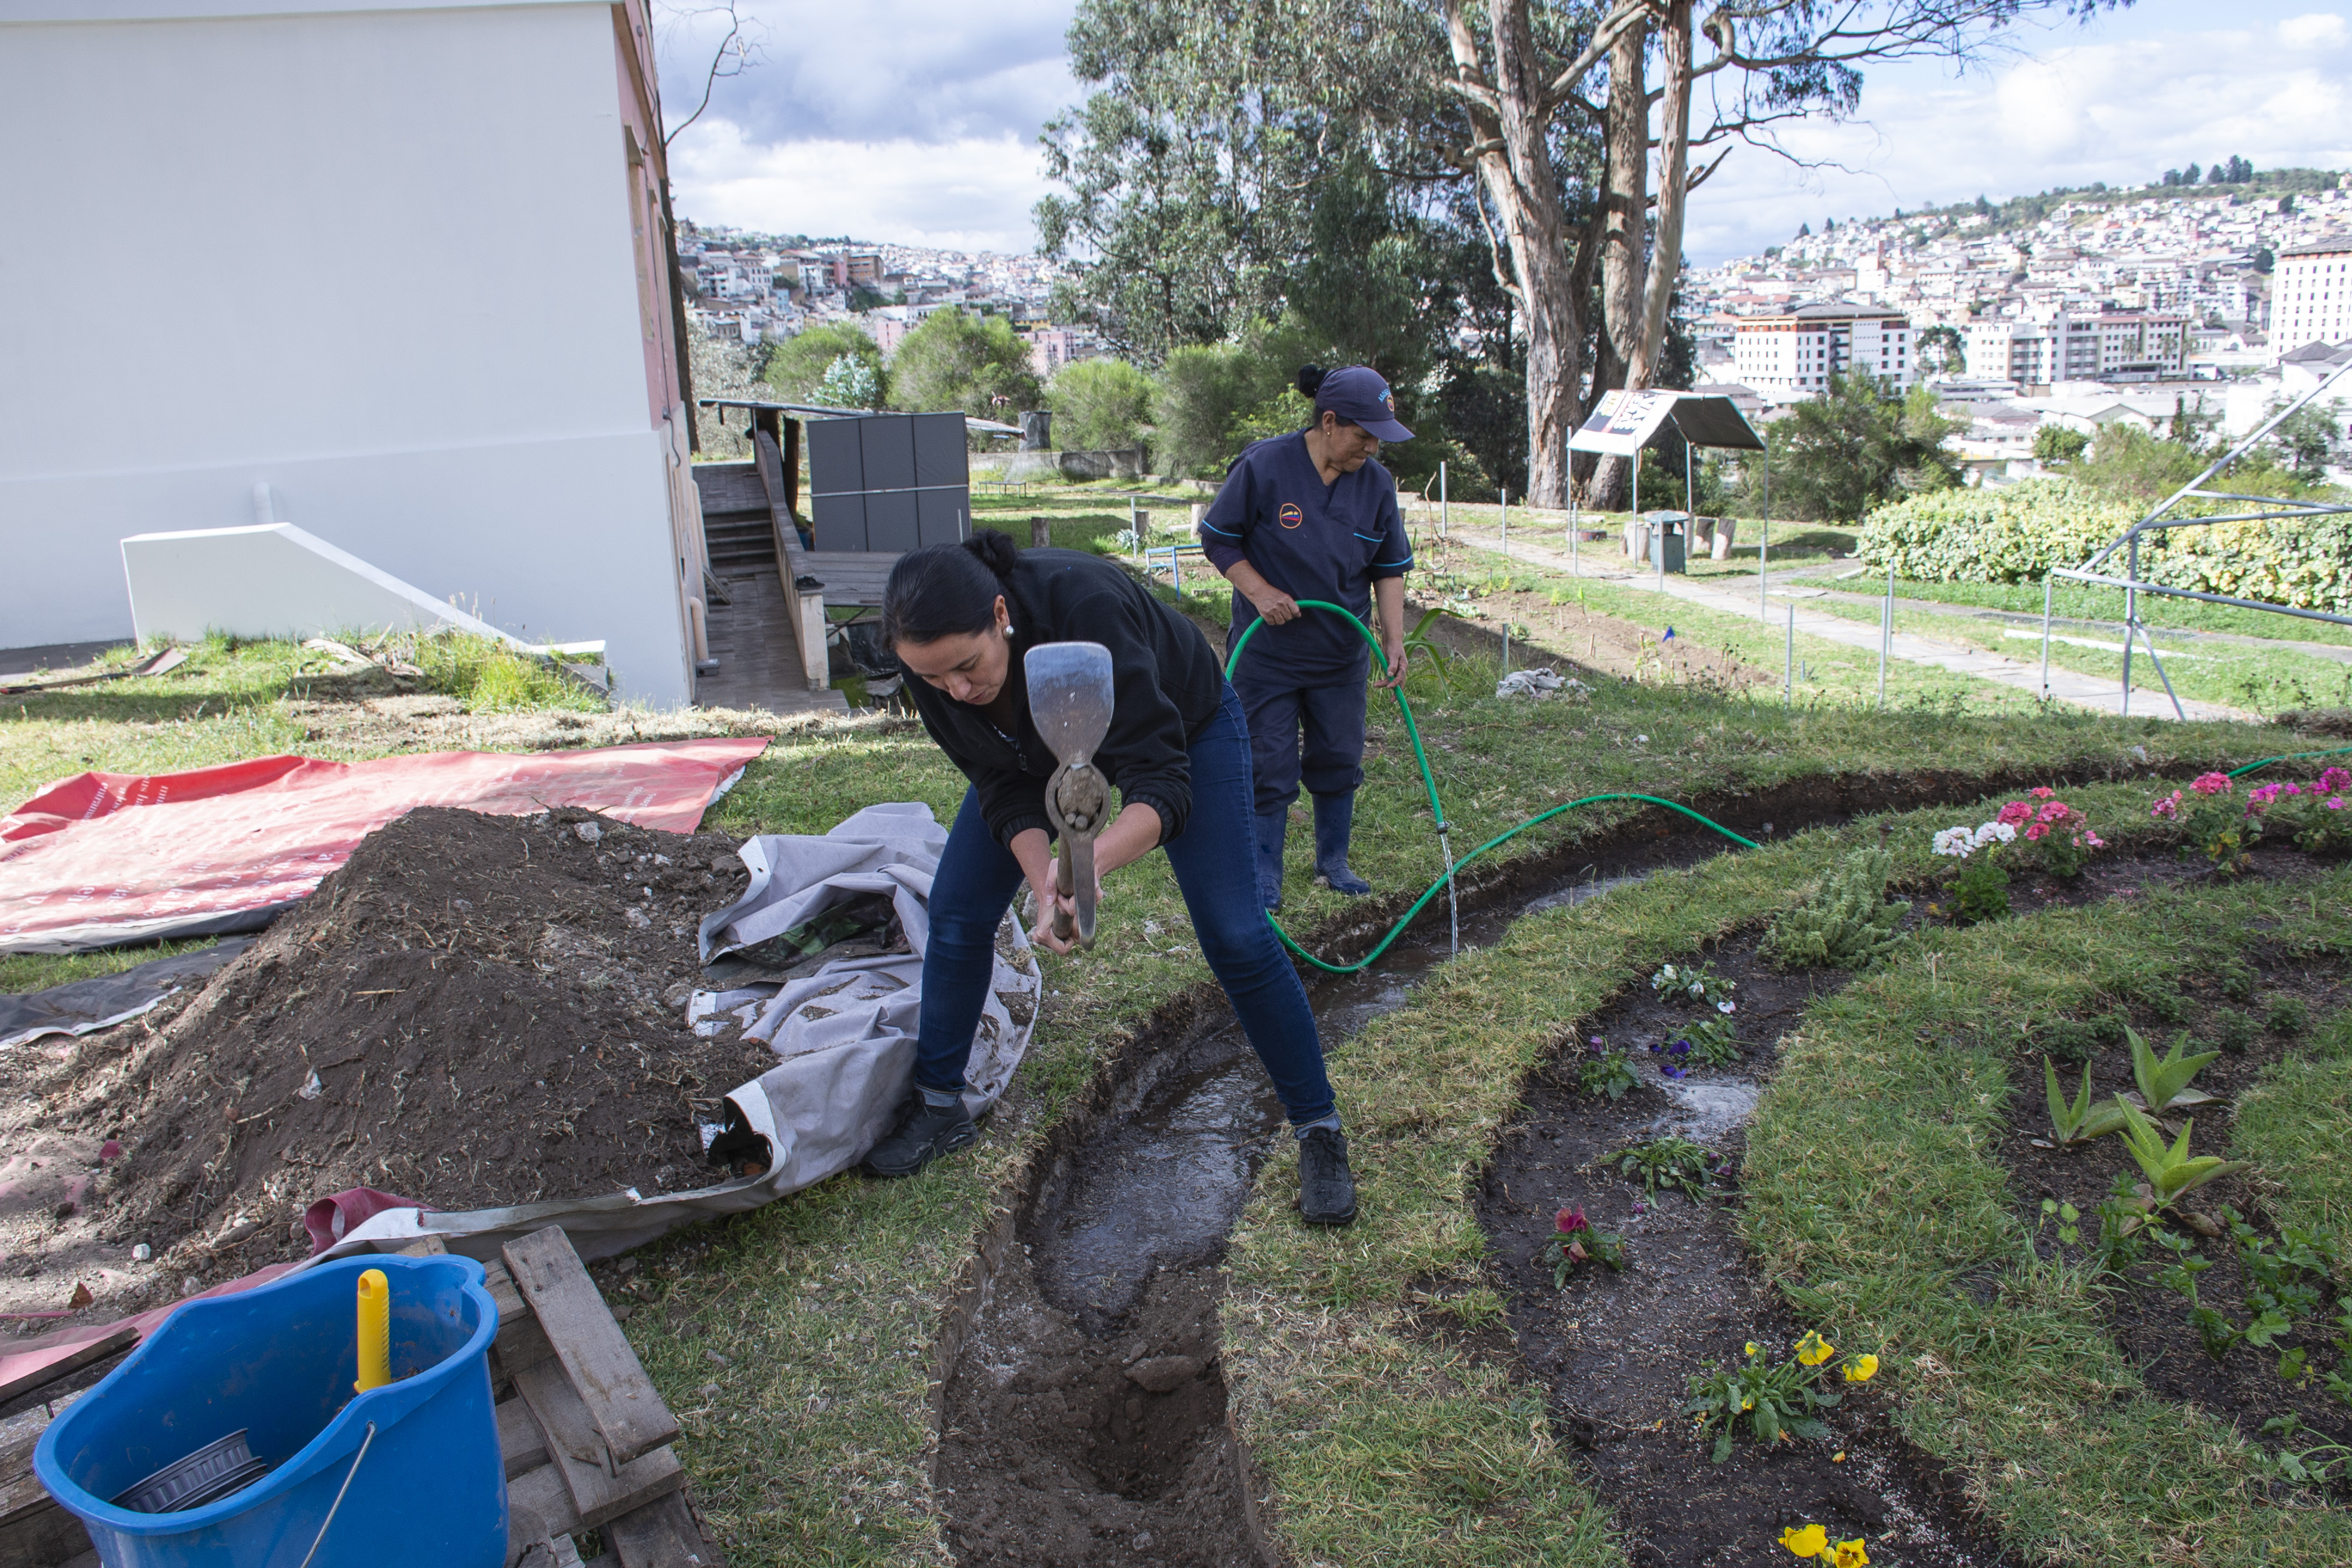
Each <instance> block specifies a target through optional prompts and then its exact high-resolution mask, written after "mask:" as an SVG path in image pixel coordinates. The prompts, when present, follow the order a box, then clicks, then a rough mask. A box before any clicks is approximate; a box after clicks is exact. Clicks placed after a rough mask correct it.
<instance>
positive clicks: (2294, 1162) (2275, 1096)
mask: <svg viewBox="0 0 2352 1568" xmlns="http://www.w3.org/2000/svg"><path fill="white" fill-rule="evenodd" d="M2347 1150H2352V1009H2347V1010H2346V1011H2343V1012H2339V1013H2337V1014H2336V1015H2335V1016H2333V1017H2331V1018H2329V1019H2328V1020H2327V1021H2326V1023H2325V1024H2324V1025H2323V1026H2321V1028H2320V1029H2319V1031H2318V1033H2317V1034H2316V1035H2315V1037H2314V1038H2313V1040H2312V1043H2311V1047H2310V1048H2309V1050H2308V1051H2302V1050H2297V1051H2290V1052H2289V1053H2288V1054H2287V1056H2286V1058H2285V1059H2284V1060H2283V1061H2280V1062H2278V1063H2277V1064H2275V1065H2274V1066H2273V1067H2271V1068H2269V1069H2268V1070H2266V1071H2265V1072H2264V1073H2263V1080H2262V1082H2261V1083H2259V1084H2257V1085H2255V1086H2254V1088H2253V1089H2250V1090H2248V1091H2247V1092H2246V1093H2245V1094H2244V1095H2243V1096H2242V1097H2241V1098H2240V1100H2239V1101H2238V1109H2237V1116H2236V1119H2235V1120H2234V1121H2232V1122H2231V1126H2230V1152H2231V1157H2232V1158H2233V1159H2240V1160H2251V1161H2252V1162H2253V1163H2255V1165H2256V1166H2257V1167H2258V1168H2259V1169H2260V1171H2261V1173H2262V1175H2263V1178H2264V1183H2265V1192H2264V1197H2263V1202H2264V1203H2265V1204H2266V1205H2268V1206H2269V1207H2270V1209H2271V1210H2272V1212H2273V1215H2274V1216H2275V1217H2276V1218H2277V1220H2278V1222H2279V1224H2281V1225H2282V1226H2288V1225H2296V1226H2303V1227H2304V1228H2305V1229H2306V1230H2326V1231H2331V1232H2333V1233H2335V1234H2336V1236H2337V1237H2343V1238H2345V1239H2347V1241H2352V1161H2347V1158H2346V1155H2347Z"/></svg>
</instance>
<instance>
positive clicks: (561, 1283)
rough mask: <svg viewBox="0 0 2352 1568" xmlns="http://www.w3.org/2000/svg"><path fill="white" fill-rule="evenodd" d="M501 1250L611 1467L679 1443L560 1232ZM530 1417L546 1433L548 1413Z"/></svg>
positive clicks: (672, 1420)
mask: <svg viewBox="0 0 2352 1568" xmlns="http://www.w3.org/2000/svg"><path fill="white" fill-rule="evenodd" d="M502 1250H503V1253H504V1256H505V1258H506V1262H507V1268H508V1270H509V1272H510V1273H511V1274H512V1275H513V1276H514V1283H515V1288H516V1289H519V1290H520V1292H521V1293H522V1298H523V1300H525V1301H527V1302H529V1303H530V1310H531V1312H532V1314H533V1315H534V1316H536V1317H537V1318H538V1319H539V1321H540V1326H541V1328H542V1329H544V1330H545V1331H546V1335H547V1339H548V1341H549V1342H550V1343H551V1344H552V1345H553V1346H554V1347H555V1355H556V1359H557V1360H558V1361H559V1362H560V1363H562V1368H563V1372H564V1373H565V1375H566V1377H567V1378H568V1380H569V1381H570V1384H571V1385H572V1388H573V1389H574V1390H575V1391H576V1392H577V1393H578V1395H579V1397H580V1400H581V1402H582V1403H583V1405H586V1407H587V1412H588V1418H589V1420H590V1421H591V1422H592V1423H593V1425H594V1426H595V1428H596V1430H597V1432H598V1433H600V1434H601V1435H602V1436H603V1437H604V1447H606V1449H608V1450H609V1451H610V1453H611V1455H612V1462H613V1464H614V1465H615V1466H623V1465H626V1464H628V1463H629V1462H630V1461H631V1460H633V1459H636V1458H642V1457H643V1456H645V1455H646V1454H649V1453H651V1452H653V1450H655V1449H656V1448H658V1447H661V1446H662V1445H663V1444H665V1443H667V1442H668V1441H669V1440H670V1439H671V1438H673V1437H675V1436H677V1431H678V1427H677V1417H676V1416H674V1415H671V1414H670V1413H669V1406H668V1405H665V1404H663V1403H662V1396H661V1395H660V1394H658V1393H656V1392H655V1389H654V1385H653V1380H652V1379H650V1378H648V1377H646V1369H645V1368H644V1366H642V1365H641V1364H639V1363H638V1361H637V1352H635V1350H632V1349H631V1348H630V1346H629V1342H628V1340H627V1338H626V1337H625V1336H624V1335H623V1334H622V1332H621V1325H620V1324H618V1323H616V1322H614V1321H613V1314H612V1311H611V1310H609V1309H608V1308H606V1306H605V1305H604V1294H603V1292H601V1291H599V1290H598V1289H596V1282H595V1281H594V1280H593V1279H589V1278H588V1270H587V1269H585V1268H582V1267H581V1265H580V1255H579V1254H578V1253H576V1252H574V1251H572V1242H571V1238H570V1237H566V1236H565V1235H564V1234H563V1230H562V1227H561V1226H548V1227H547V1228H546V1229H545V1230H541V1231H534V1232H533V1233H532V1234H530V1235H529V1236H526V1237H522V1238H521V1239H520V1240H518V1241H513V1242H509V1243H508V1244H507V1246H506V1247H504V1248H503V1249H502ZM532 1409H533V1413H534V1414H538V1415H541V1425H542V1426H545V1424H546V1423H545V1415H544V1412H542V1411H541V1410H540V1409H539V1407H538V1406H537V1405H533V1406H532ZM552 1436H553V1434H552V1432H551V1437H552ZM551 1446H556V1447H560V1444H551ZM675 1462H676V1461H675V1460H673V1461H672V1463H675Z"/></svg>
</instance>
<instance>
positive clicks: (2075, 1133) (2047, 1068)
mask: <svg viewBox="0 0 2352 1568" xmlns="http://www.w3.org/2000/svg"><path fill="white" fill-rule="evenodd" d="M2042 1090H2043V1092H2044V1093H2046V1094H2047V1095H2048V1096H2049V1099H2050V1128H2051V1131H2053V1132H2055V1133H2056V1134H2057V1135H2058V1142H2061V1143H2087V1142H2090V1141H2091V1140H2092V1139H2094V1138H2104V1137H2105V1136H2106V1135H2107V1134H2108V1133H2110V1132H2113V1131H2116V1130H2117V1129H2119V1128H2121V1127H2122V1126H2123V1124H2124V1118H2123V1112H2122V1111H2120V1110H2117V1109H2116V1106H2118V1105H2120V1104H2121V1103H2122V1101H2120V1100H2116V1101H2110V1102H2108V1103H2105V1104H2102V1105H2093V1104H2092V1103H2091V1064H2090V1063H2088V1062H2084V1064H2083V1089H2082V1092H2081V1093H2080V1094H2077V1095H2076V1096H2075V1097H2074V1100H2073V1101H2072V1102H2071V1103H2069V1101H2068V1100H2067V1099H2066V1096H2065V1095H2064V1093H2063V1092H2062V1091H2061V1090H2060V1089H2059V1088H2058V1069H2057V1068H2054V1067H2052V1066H2051V1065H2050V1058H2048V1057H2043V1058H2042Z"/></svg>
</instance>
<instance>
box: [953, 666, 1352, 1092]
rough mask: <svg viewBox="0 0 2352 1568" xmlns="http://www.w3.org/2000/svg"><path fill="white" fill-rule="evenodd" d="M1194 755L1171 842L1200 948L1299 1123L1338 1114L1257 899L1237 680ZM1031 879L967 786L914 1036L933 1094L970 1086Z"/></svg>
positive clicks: (1301, 996)
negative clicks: (1003, 953)
mask: <svg viewBox="0 0 2352 1568" xmlns="http://www.w3.org/2000/svg"><path fill="white" fill-rule="evenodd" d="M1191 756H1192V816H1190V817H1189V818H1188V819H1187V820H1186V822H1185V824H1184V831H1183V832H1182V833H1181V834H1179V835H1178V836H1177V837H1174V838H1171V839H1170V840H1169V841H1168V842H1167V843H1166V844H1164V845H1162V846H1161V847H1162V848H1164V849H1165V850H1167V852H1168V860H1169V864H1170V865H1171V866H1173V867H1174V868H1175V869H1176V885H1177V887H1179V888H1180V889H1182V890H1183V893H1184V907H1185V909H1186V910H1190V911H1191V913H1192V932H1193V934H1194V935H1195V936H1196V937H1198V938H1199V939H1200V942H1201V955H1202V957H1203V958H1205V959H1207V960H1208V961H1209V970H1210V972H1211V973H1213V974H1214V975H1216V977H1217V984H1220V985H1222V986H1223V987H1224V989H1225V994H1226V996H1228V997H1229V998H1231V999H1232V1001H1233V1005H1234V1016H1236V1017H1238V1018H1239V1019H1240V1020H1241V1025H1242V1030H1243V1032H1244V1034H1246V1035H1248V1037H1249V1042H1250V1045H1251V1046H1252V1047H1255V1050H1256V1051H1257V1058H1258V1060H1259V1061H1261V1062H1263V1063H1265V1070H1266V1075H1267V1076H1268V1077H1269V1078H1271V1079H1274V1089H1275V1092H1276V1094H1278V1095H1280V1096H1281V1097H1282V1106H1283V1109H1284V1110H1286V1112H1288V1113H1289V1116H1290V1121H1291V1123H1292V1125H1293V1126H1297V1127H1304V1126H1306V1125H1307V1123H1309V1122H1312V1121H1321V1120H1323V1119H1324V1118H1325V1117H1328V1116H1329V1115H1330V1114H1331V1113H1332V1110H1333V1102H1332V1098H1331V1080H1330V1079H1328V1077H1326V1076H1325V1074H1324V1071H1323V1043H1322V1041H1321V1040H1320V1039H1319V1038H1318V1037H1317V1036H1316V1032H1315V1015H1314V1014H1313V1013H1312V1012H1310V1011H1308V1009H1307V988H1306V986H1304V985H1302V984H1299V981H1298V971H1297V970H1296V969H1295V968H1293V967H1292V966H1291V963H1290V955H1289V954H1287V953H1286V952H1283V950H1282V943H1281V942H1279V941H1277V940H1276V937H1275V934H1274V928H1273V927H1272V926H1270V925H1268V924H1267V923H1266V919H1265V909H1264V907H1263V906H1262V905H1261V904H1260V903H1259V902H1258V894H1257V868H1256V861H1255V848H1254V845H1255V838H1254V837H1253V835H1252V830H1251V822H1250V819H1251V816H1252V813H1253V810H1254V803H1253V800H1252V796H1251V792H1250V738H1249V723H1248V721H1247V720H1246V719H1244V717H1243V715H1242V704H1241V699H1239V698H1237V697H1235V696H1234V692H1233V689H1232V688H1231V687H1227V688H1226V689H1225V695H1224V700H1223V702H1222V703H1220V704H1219V705H1218V708H1217V712H1216V716H1215V717H1214V718H1213V719H1211V720H1210V721H1209V725H1208V728H1207V729H1205V730H1203V731H1202V732H1201V735H1200V738H1199V739H1198V740H1196V741H1194V742H1192V747H1191ZM1038 788H1039V789H1040V791H1042V790H1043V789H1044V788H1045V785H1044V783H1043V781H1040V782H1039V784H1038ZM1021 885H1022V875H1021V862H1019V861H1018V860H1016V859H1014V858H1013V852H1012V851H1011V850H1009V849H1007V848H1005V847H1003V845H1001V844H999V843H997V842H996V838H995V836H994V835H993V834H992V833H990V832H989V829H988V824H987V822H986V821H985V820H983V819H982V816H981V814H980V807H979V805H978V801H977V798H976V797H975V796H974V795H973V794H972V793H971V791H969V790H967V791H966V792H965V794H964V797H963V807H962V809H961V810H960V811H958V812H957V813H956V819H955V826H954V827H952V828H950V830H949V833H948V846H947V848H946V850H945V851H944V852H943V853H942V854H941V855H940V869H939V875H938V876H937V877H936V878H935V879H933V880H932V883H931V900H930V916H931V938H930V943H929V946H927V947H926V948H925V949H924V950H923V1001H922V1009H921V1014H920V1021H919V1025H918V1030H917V1037H916V1041H915V1082H916V1083H917V1084H918V1085H919V1086H920V1087H922V1088H924V1089H947V1090H952V1089H960V1088H961V1087H962V1084H963V1069H964V1064H965V1063H966V1062H967V1061H969V1060H970V1059H971V1041H972V1035H973V1033H974V1031H976V1030H977V1029H978V1028H979V1027H980V1010H981V1006H982V1002H983V1001H984V1000H985V998H986V995H987V992H988V982H989V977H990V975H991V973H992V972H993V967H994V963H995V958H996V928H997V925H998V923H999V922H1000V921H1003V918H1004V911H1005V910H1007V909H1009V908H1011V907H1012V904H1013V895H1014V894H1015V893H1018V892H1019V891H1020V890H1021ZM1081 962H1084V961H1081ZM1096 962H1101V961H1100V960H1097V961H1096Z"/></svg>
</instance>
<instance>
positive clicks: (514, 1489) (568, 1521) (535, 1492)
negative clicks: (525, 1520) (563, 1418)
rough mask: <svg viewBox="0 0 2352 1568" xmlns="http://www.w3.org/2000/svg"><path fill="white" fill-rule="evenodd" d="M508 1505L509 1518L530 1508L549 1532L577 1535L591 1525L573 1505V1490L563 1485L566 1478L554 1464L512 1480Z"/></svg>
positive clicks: (530, 1511) (540, 1526)
mask: <svg viewBox="0 0 2352 1568" xmlns="http://www.w3.org/2000/svg"><path fill="white" fill-rule="evenodd" d="M507 1508H508V1510H509V1518H511V1517H512V1510H516V1509H521V1510H527V1511H529V1513H530V1516H531V1518H532V1519H533V1520H534V1521H537V1523H538V1527H539V1528H540V1529H541V1530H542V1531H545V1532H546V1533H548V1534H549V1535H574V1534H577V1533H578V1532H580V1531H583V1530H585V1529H587V1528H588V1527H587V1526H586V1525H585V1524H583V1523H582V1522H581V1521H580V1514H579V1511H578V1510H575V1509H574V1508H573V1507H572V1489H571V1488H569V1487H567V1486H565V1485H564V1484H563V1478H562V1476H561V1475H559V1474H558V1473H557V1472H556V1468H555V1467H554V1466H553V1465H541V1467H540V1468H537V1469H535V1470H525V1471H524V1472H523V1473H522V1474H520V1475H519V1476H517V1477H515V1478H514V1479H512V1480H510V1481H509V1482H508V1483H507ZM534 1539H536V1538H535V1537H534ZM526 1544H527V1543H526Z"/></svg>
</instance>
